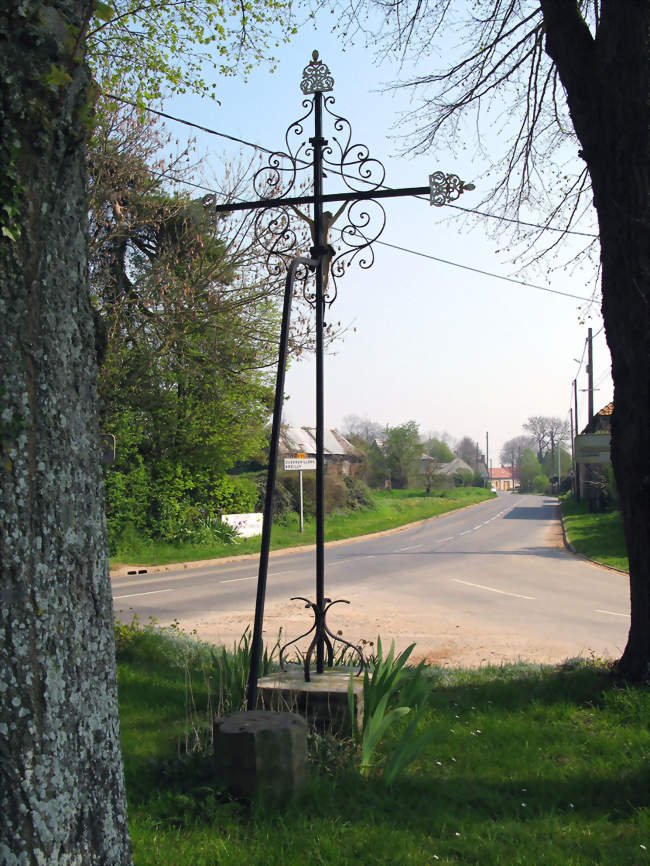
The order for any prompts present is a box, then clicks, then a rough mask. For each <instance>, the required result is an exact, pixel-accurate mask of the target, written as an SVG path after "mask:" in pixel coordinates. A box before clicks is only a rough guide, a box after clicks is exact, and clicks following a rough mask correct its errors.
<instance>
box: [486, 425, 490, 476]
mask: <svg viewBox="0 0 650 866" xmlns="http://www.w3.org/2000/svg"><path fill="white" fill-rule="evenodd" d="M485 468H486V469H487V474H488V481H490V434H489V433H486V434H485Z"/></svg>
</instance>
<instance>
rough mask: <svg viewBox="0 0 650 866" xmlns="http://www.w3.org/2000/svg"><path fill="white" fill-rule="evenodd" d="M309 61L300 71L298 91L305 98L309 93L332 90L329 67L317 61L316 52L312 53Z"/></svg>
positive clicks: (332, 82) (332, 83)
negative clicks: (299, 90) (300, 78)
mask: <svg viewBox="0 0 650 866" xmlns="http://www.w3.org/2000/svg"><path fill="white" fill-rule="evenodd" d="M311 58H312V59H311V60H310V61H309V63H308V64H307V66H305V68H304V69H303V71H302V81H301V82H300V89H301V90H302V92H303V93H304V94H305V96H307V94H309V93H325V92H326V91H327V90H334V79H333V78H332V75H331V73H330V70H329V67H328V66H327V65H326V64H325V63H323V61H322V60H319V59H318V51H314V52H312V55H311Z"/></svg>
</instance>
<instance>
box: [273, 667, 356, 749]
mask: <svg viewBox="0 0 650 866" xmlns="http://www.w3.org/2000/svg"><path fill="white" fill-rule="evenodd" d="M349 685H350V673H349V672H346V671H340V670H326V671H325V672H324V673H322V674H317V673H314V672H313V671H312V673H311V682H308V683H306V682H305V676H304V672H303V669H302V667H301V668H293V669H290V670H287V671H278V672H277V673H274V674H271V675H270V676H267V677H262V679H260V680H258V682H257V689H258V703H259V704H260V705H261V706H263V707H265V708H266V709H271V710H285V711H289V712H292V713H300V715H301V716H304V717H305V718H306V719H307V721H308V722H309V723H310V724H313V725H315V726H316V727H317V728H319V729H321V730H322V729H333V730H336V731H340V732H341V733H344V734H347V735H348V736H349V735H350V734H351V733H352V719H351V718H350V708H349V704H348V688H349ZM352 689H353V694H354V709H353V712H354V722H355V724H356V725H357V727H358V728H359V730H360V729H361V725H362V724H363V677H362V676H355V677H353V680H352Z"/></svg>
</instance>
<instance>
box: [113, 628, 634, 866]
mask: <svg viewBox="0 0 650 866" xmlns="http://www.w3.org/2000/svg"><path fill="white" fill-rule="evenodd" d="M145 631H148V637H147V636H145V639H144V642H143V643H141V644H140V645H137V646H135V648H133V647H131V648H129V647H128V646H127V648H126V650H125V649H124V648H122V649H120V648H119V646H118V666H119V667H118V682H119V696H120V717H121V730H122V744H123V753H124V760H125V769H126V784H127V791H128V799H129V816H130V817H129V824H130V830H131V837H132V842H133V850H134V862H135V864H136V866H145V864H146V866H154V864H155V866H217V864H218V866H248V864H251V866H252V864H255V866H275V864H277V866H305V864H332V866H359V864H362V866H363V864H385V866H402V864H412V866H425V864H441V863H444V864H451V863H455V864H457V863H462V864H480V866H488V864H531V866H533V864H534V866H542V864H549V866H565V864H612V866H625V864H630V866H631V864H644V863H648V862H649V853H648V851H649V849H650V729H649V721H650V690H649V689H648V687H647V686H646V687H627V686H624V685H621V684H616V683H614V682H613V681H612V680H611V678H610V676H609V673H608V671H607V670H606V669H604V668H603V667H601V666H599V665H598V664H593V663H585V662H576V663H575V664H568V665H565V666H563V667H557V666H556V667H542V666H530V665H527V666H523V665H516V666H512V667H503V668H484V669H481V670H478V671H463V670H443V669H429V670H428V672H427V674H426V675H427V676H428V677H429V679H430V692H429V694H430V698H429V702H428V706H427V709H426V710H425V717H424V721H423V723H422V724H423V726H426V727H433V729H434V730H435V736H434V738H433V740H432V741H431V742H430V743H429V745H428V746H427V747H426V748H425V751H424V752H423V753H422V754H421V756H420V758H419V759H418V760H417V761H416V762H415V763H414V764H412V765H411V766H410V767H409V768H408V769H407V770H406V772H405V773H404V775H403V776H401V777H400V778H399V779H398V780H397V782H395V784H394V785H393V786H392V787H391V788H389V787H387V786H386V785H384V783H383V782H382V781H381V778H380V777H379V775H378V774H377V773H371V774H370V776H368V777H363V776H361V775H360V774H359V772H358V755H357V753H356V751H355V747H354V746H353V745H352V744H351V743H350V742H349V741H344V740H338V741H336V740H330V741H327V740H325V739H324V738H320V739H318V738H317V739H316V740H314V741H313V743H312V746H314V745H316V746H318V748H312V750H311V755H312V759H313V760H312V763H311V765H310V778H309V783H308V787H307V789H306V791H305V792H304V793H303V794H302V795H301V796H300V798H298V799H296V800H294V801H292V802H289V803H286V804H285V805H284V806H282V807H277V808H274V807H271V806H268V805H266V806H265V805H253V806H250V805H247V804H245V803H241V802H237V801H234V800H232V799H230V798H229V797H228V796H227V795H226V794H225V793H224V792H223V791H222V790H221V788H220V785H219V782H218V779H216V778H215V777H214V773H213V771H212V769H211V764H210V759H209V755H208V754H207V753H206V752H203V753H202V752H194V753H192V752H188V750H187V746H188V745H189V746H191V745H192V743H193V741H194V740H193V737H192V735H188V733H187V732H188V731H192V730H193V729H194V728H195V727H199V728H200V726H201V723H202V721H205V720H206V719H207V711H206V702H207V694H206V687H205V682H206V679H205V672H204V671H201V670H200V667H201V664H200V661H201V659H200V658H198V657H196V658H195V657H193V655H192V652H191V651H188V649H187V648H188V647H191V642H189V639H187V638H184V637H183V636H182V635H181V636H178V638H174V639H173V640H171V649H170V644H169V641H167V640H166V639H165V640H158V637H157V635H156V631H158V630H153V629H149V630H145ZM165 631H167V632H168V631H169V630H165ZM174 641H176V643H174ZM177 648H180V656H181V657H182V658H184V659H185V664H186V665H187V667H185V668H184V666H183V664H179V662H178V657H179V653H178V652H177ZM204 660H205V659H204ZM188 671H189V672H191V674H192V682H193V692H192V694H193V701H194V706H195V712H194V714H193V717H194V721H193V724H190V723H189V722H191V721H192V720H191V718H190V716H191V715H192V713H190V712H189V709H188V707H190V708H191V702H188V694H189V692H188V688H187V672H188ZM407 718H408V717H407ZM405 725H406V721H405V722H403V723H402V721H399V722H398V723H397V724H396V726H395V727H394V728H392V729H391V730H390V731H389V734H388V735H387V736H386V738H385V739H384V741H383V742H382V745H381V748H380V754H379V760H380V761H381V759H382V756H383V755H385V754H387V753H388V752H389V751H390V749H391V745H392V744H394V742H395V740H396V738H397V737H398V736H399V735H400V733H401V731H402V730H403V727H404V726H405Z"/></svg>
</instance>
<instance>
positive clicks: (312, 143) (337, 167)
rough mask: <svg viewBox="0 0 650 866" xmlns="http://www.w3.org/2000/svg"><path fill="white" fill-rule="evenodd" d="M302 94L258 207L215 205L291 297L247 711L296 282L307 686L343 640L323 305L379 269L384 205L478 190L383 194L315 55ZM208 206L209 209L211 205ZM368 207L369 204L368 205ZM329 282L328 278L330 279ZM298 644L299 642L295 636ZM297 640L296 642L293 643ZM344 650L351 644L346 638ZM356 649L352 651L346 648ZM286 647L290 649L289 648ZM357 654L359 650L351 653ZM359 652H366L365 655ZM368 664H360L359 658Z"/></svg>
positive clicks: (439, 179)
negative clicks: (334, 592)
mask: <svg viewBox="0 0 650 866" xmlns="http://www.w3.org/2000/svg"><path fill="white" fill-rule="evenodd" d="M300 88H301V90H302V92H303V94H304V96H305V99H304V100H303V103H302V104H303V108H304V109H305V110H306V113H305V114H303V116H302V117H300V118H299V119H298V120H297V121H295V122H294V123H292V124H291V126H289V127H288V129H287V131H286V133H285V143H286V151H276V152H275V153H273V154H271V156H270V157H269V159H268V164H267V165H266V166H264V167H263V168H261V169H260V170H259V171H258V172H257V173H256V175H255V177H254V180H253V187H254V189H255V191H256V193H257V194H258V195H259V199H258V200H257V201H253V202H242V203H239V202H237V203H228V204H219V205H215V206H214V209H215V210H216V212H231V211H237V210H243V211H251V210H258V211H259V214H257V215H256V217H255V221H254V231H255V235H256V238H257V239H258V240H259V241H260V243H261V244H262V246H263V248H264V249H265V250H266V252H267V259H266V267H267V269H268V271H269V273H271V274H273V275H279V274H281V273H282V272H283V271H286V281H285V293H284V303H283V312H282V324H281V329H280V349H279V353H278V370H277V377H276V389H275V403H274V409H273V425H272V430H271V443H270V449H269V466H268V475H267V485H266V497H265V503H264V522H263V527H262V543H261V551H260V564H259V574H258V581H257V597H256V603H255V622H254V626H253V636H252V641H251V667H250V672H249V680H248V709H249V710H252V709H255V705H256V702H257V678H258V673H259V658H260V654H261V649H262V626H263V619H264V601H265V596H266V580H267V572H268V558H269V548H270V540H271V519H272V499H273V489H274V487H275V476H276V469H277V460H278V443H279V438H280V422H281V417H282V403H283V399H284V377H285V370H286V361H287V345H288V338H289V323H290V316H291V298H292V294H293V283H294V280H295V278H296V275H298V276H299V278H300V279H301V280H302V282H303V294H304V296H305V298H306V299H307V300H308V301H309V302H310V304H311V305H312V306H313V307H314V308H315V311H316V347H315V348H316V601H315V602H311V601H309V599H302V600H303V601H305V602H306V604H307V607H311V608H312V611H313V613H314V618H315V622H314V625H313V626H312V628H311V629H310V630H309V632H306V634H305V635H302V636H301V637H305V636H306V635H309V634H311V632H312V631H314V632H315V634H314V638H313V640H312V643H311V645H310V647H309V650H308V652H307V654H306V656H305V665H304V666H305V679H306V680H309V679H310V661H311V654H312V652H313V651H314V650H315V654H316V672H317V673H319V674H321V673H323V670H324V662H325V648H327V651H328V665H330V666H331V664H332V655H333V653H332V643H331V641H330V637H331V638H334V639H335V640H338V639H339V638H336V636H335V635H334V634H333V633H332V632H330V631H329V629H328V628H327V625H326V622H325V615H326V613H327V610H328V609H329V608H330V607H331V606H332V605H333V604H336V603H337V602H332V601H331V600H330V599H328V598H326V597H325V535H324V525H325V503H324V492H325V483H324V475H325V472H324V469H325V467H324V432H325V418H324V387H323V383H324V375H323V373H324V371H323V354H324V352H323V333H324V317H325V307H326V305H331V304H332V303H333V302H334V300H335V298H336V294H337V278H340V277H342V276H343V274H344V273H345V270H346V268H347V267H348V266H349V265H350V264H351V263H352V262H353V261H355V260H356V261H357V262H358V264H359V265H360V267H362V268H369V267H370V266H371V265H372V264H373V262H374V252H373V250H372V243H373V242H374V241H375V240H377V238H378V237H379V235H380V234H381V232H382V231H383V228H384V226H385V224H386V214H385V211H384V209H383V207H382V205H381V204H380V203H379V201H378V199H382V198H393V197H397V196H407V195H429V197H430V203H431V204H432V205H435V206H437V207H441V206H442V205H445V204H448V203H450V202H452V201H454V200H455V199H457V198H458V197H459V196H460V195H461V194H462V193H463V192H465V190H472V189H474V186H473V184H466V183H464V182H463V181H462V180H461V179H460V178H459V177H458V176H457V175H455V174H445V173H444V172H442V171H436V172H434V173H433V174H431V175H429V185H428V186H423V187H402V188H400V189H387V188H385V187H384V178H385V169H384V166H383V165H382V164H381V162H380V161H379V160H377V159H374V158H373V157H371V156H370V153H369V150H368V148H367V147H366V145H364V144H357V143H353V142H352V136H351V132H352V130H351V126H350V124H349V122H348V121H347V120H346V119H345V118H343V117H340V116H339V115H337V114H335V113H334V112H333V111H332V107H333V105H334V102H335V100H334V97H333V96H324V95H323V94H326V93H329V92H330V91H332V90H333V89H334V79H333V78H332V76H331V74H330V71H329V69H328V67H327V66H326V65H325V64H324V63H323V62H322V61H321V60H320V59H319V57H318V52H317V51H314V52H313V55H312V59H311V60H310V62H309V64H308V65H307V66H306V67H305V69H304V70H303V73H302V82H301V84H300ZM323 111H325V113H326V114H327V115H329V117H330V118H331V119H332V121H333V130H334V132H333V134H332V136H331V140H329V141H328V139H325V138H323ZM312 115H313V119H314V134H313V136H311V137H310V138H309V139H304V137H303V136H304V124H305V122H306V121H307V120H308V118H310V117H311V116H312ZM303 170H311V171H312V190H313V191H312V193H311V194H310V195H294V196H289V195H288V193H290V192H292V191H293V190H295V189H296V187H297V185H299V177H300V172H301V171H303ZM326 171H327V173H328V174H336V175H339V176H340V177H341V179H342V180H343V182H344V183H345V185H346V187H347V189H345V190H342V191H340V192H337V193H324V192H323V178H324V177H325V172H326ZM212 201H213V200H210V201H208V202H206V203H208V204H210V205H212ZM327 202H341V203H342V205H341V207H340V208H339V210H338V211H337V213H336V216H334V215H333V214H332V213H331V212H330V211H323V205H324V204H325V203H327ZM361 203H363V206H361ZM306 204H308V205H313V219H312V220H310V219H309V218H308V217H306V216H305V214H304V213H303V212H301V211H299V210H298V208H299V206H300V205H306ZM344 211H345V219H346V220H347V222H343V223H342V225H341V228H340V230H339V231H340V237H339V239H338V240H337V243H339V244H341V246H342V250H341V251H340V252H339V251H337V250H336V249H334V247H333V245H332V239H331V238H330V229H331V227H332V225H333V223H334V221H335V220H336V218H337V217H339V216H341V215H342V214H343V213H344ZM292 212H293V214H294V215H295V213H296V212H297V213H298V215H299V216H300V217H302V218H303V219H305V220H307V221H308V222H309V224H310V230H311V235H312V244H313V246H312V247H311V248H310V250H309V253H310V256H309V257H305V256H301V255H299V253H298V245H299V240H298V234H297V233H296V231H295V230H294V228H293V225H294V223H293V222H292V220H293V219H294V216H293V215H292ZM311 274H313V275H314V281H315V288H314V291H313V293H310V292H308V291H307V288H306V286H307V281H308V278H309V276H310V275H311ZM330 278H331V280H330ZM296 640H299V638H297V639H296ZM291 643H295V641H291ZM343 643H347V642H346V641H343ZM347 645H348V646H351V645H350V644H347ZM285 648H286V647H285ZM353 649H356V648H354V647H353ZM359 655H361V653H360V651H359ZM361 660H362V664H363V657H362V656H361Z"/></svg>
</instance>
